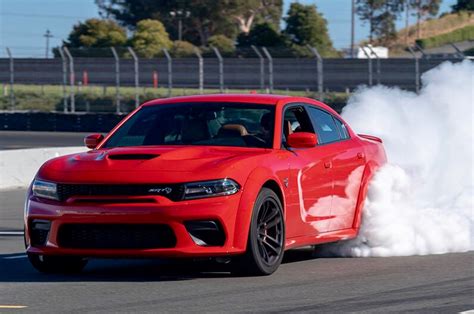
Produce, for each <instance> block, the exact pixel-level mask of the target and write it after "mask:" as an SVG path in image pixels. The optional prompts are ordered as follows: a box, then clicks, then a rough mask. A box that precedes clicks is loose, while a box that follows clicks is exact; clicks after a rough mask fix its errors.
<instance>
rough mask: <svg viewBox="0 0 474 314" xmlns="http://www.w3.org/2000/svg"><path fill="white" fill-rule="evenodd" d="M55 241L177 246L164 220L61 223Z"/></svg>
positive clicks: (108, 246) (121, 246)
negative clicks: (124, 222) (115, 222)
mask: <svg viewBox="0 0 474 314" xmlns="http://www.w3.org/2000/svg"><path fill="white" fill-rule="evenodd" d="M58 244H59V246H60V247H63V248H74V249H159V248H173V247H175V246H176V236H175V234H174V232H173V230H172V229H171V228H170V227H169V226H168V225H163V224H153V225H151V224H139V225H137V224H64V225H62V226H61V227H60V228H59V231H58Z"/></svg>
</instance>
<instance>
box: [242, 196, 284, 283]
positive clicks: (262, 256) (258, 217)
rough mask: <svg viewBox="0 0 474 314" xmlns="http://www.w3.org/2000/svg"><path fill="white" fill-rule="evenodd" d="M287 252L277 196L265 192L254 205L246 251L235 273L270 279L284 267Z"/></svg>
mask: <svg viewBox="0 0 474 314" xmlns="http://www.w3.org/2000/svg"><path fill="white" fill-rule="evenodd" d="M284 249H285V223H284V218H283V210H282V205H281V202H280V200H279V198H278V196H277V195H276V194H275V192H273V191H272V190H271V189H268V188H262V190H261V191H260V193H259V195H258V197H257V200H256V202H255V205H254V209H253V214H252V221H251V223H250V230H249V237H248V242H247V251H246V253H245V255H244V256H242V257H240V258H238V259H237V260H236V265H235V269H234V271H235V272H236V273H238V274H247V275H270V274H272V273H273V272H275V271H276V270H277V268H278V266H280V264H281V260H282V259H283V253H284Z"/></svg>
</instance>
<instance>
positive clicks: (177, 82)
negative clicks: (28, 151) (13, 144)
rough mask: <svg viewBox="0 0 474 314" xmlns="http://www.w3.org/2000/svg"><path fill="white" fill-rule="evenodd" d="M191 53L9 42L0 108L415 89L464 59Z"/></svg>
mask: <svg viewBox="0 0 474 314" xmlns="http://www.w3.org/2000/svg"><path fill="white" fill-rule="evenodd" d="M191 53H192V54H190V53H189V52H187V54H183V53H182V52H179V51H178V52H177V51H167V50H166V49H163V50H162V51H161V52H160V54H159V55H158V57H155V58H141V57H139V56H138V55H137V53H136V52H135V51H134V50H133V49H131V48H123V47H122V48H120V49H118V48H110V49H109V48H107V49H96V50H93V49H92V50H91V49H90V50H82V49H75V50H74V49H68V48H65V47H63V48H61V49H56V50H55V56H56V57H55V58H52V59H20V58H15V56H14V52H13V51H11V50H9V49H7V54H8V56H9V58H3V59H0V83H1V84H2V93H1V97H0V109H3V110H19V109H30V110H31V109H36V110H44V111H63V112H70V113H74V112H82V111H85V112H88V111H102V112H114V111H115V112H117V113H121V112H128V111H130V110H132V109H133V108H135V107H136V106H138V105H139V104H140V103H141V102H143V101H144V100H147V99H152V98H157V97H169V96H173V95H183V94H185V95H189V94H202V93H216V92H221V93H227V92H245V91H248V90H259V91H261V92H267V93H285V94H294V93H296V94H298V93H299V94H305V95H309V96H312V97H315V98H319V99H322V100H324V99H325V98H326V99H327V98H328V97H329V95H331V94H336V95H337V94H338V93H341V94H348V93H350V92H351V91H353V90H354V89H355V88H357V87H358V86H360V85H369V86H371V85H376V84H382V85H387V86H398V87H400V88H402V89H406V90H412V91H418V90H419V89H420V75H421V73H423V72H425V71H427V70H429V69H431V68H433V67H435V66H437V65H438V64H440V63H441V62H444V61H447V60H449V61H453V62H456V61H459V60H460V59H462V56H459V57H452V58H429V57H428V56H426V55H419V54H416V53H415V52H413V55H412V56H413V58H398V59H396V58H390V59H382V58H378V56H377V55H376V54H375V52H373V51H372V53H370V54H369V53H368V54H367V59H344V58H322V57H321V56H320V55H319V53H318V51H317V50H316V49H315V48H314V47H308V49H307V52H305V53H304V54H303V53H300V54H298V55H295V54H294V53H288V52H287V51H282V50H276V49H267V48H265V47H249V48H247V49H241V50H238V51H237V52H233V53H232V54H228V53H223V52H222V53H221V52H220V51H219V50H218V49H216V48H212V49H210V50H206V51H201V50H199V49H197V48H195V49H194V50H193V51H192V52H191ZM20 94H21V95H20ZM38 95H39V96H38ZM20 98H21V99H20ZM46 103H48V104H49V105H48V106H47V105H45V104H46Z"/></svg>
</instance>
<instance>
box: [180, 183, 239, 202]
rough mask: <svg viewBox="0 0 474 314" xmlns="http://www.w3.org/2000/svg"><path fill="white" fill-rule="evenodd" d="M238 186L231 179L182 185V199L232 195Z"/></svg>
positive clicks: (237, 189)
mask: <svg viewBox="0 0 474 314" xmlns="http://www.w3.org/2000/svg"><path fill="white" fill-rule="evenodd" d="M239 189H240V186H239V184H238V183H237V182H235V181H234V180H232V179H222V180H213V181H203V182H192V183H186V184H185V185H184V199H185V200H192V199H196V198H204V197H214V196H224V195H232V194H235V193H237V192H238V191H239Z"/></svg>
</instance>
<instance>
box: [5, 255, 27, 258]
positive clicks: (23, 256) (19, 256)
mask: <svg viewBox="0 0 474 314" xmlns="http://www.w3.org/2000/svg"><path fill="white" fill-rule="evenodd" d="M26 257H27V256H26V255H25V254H23V255H16V256H6V257H4V258H3V259H18V258H26Z"/></svg>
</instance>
